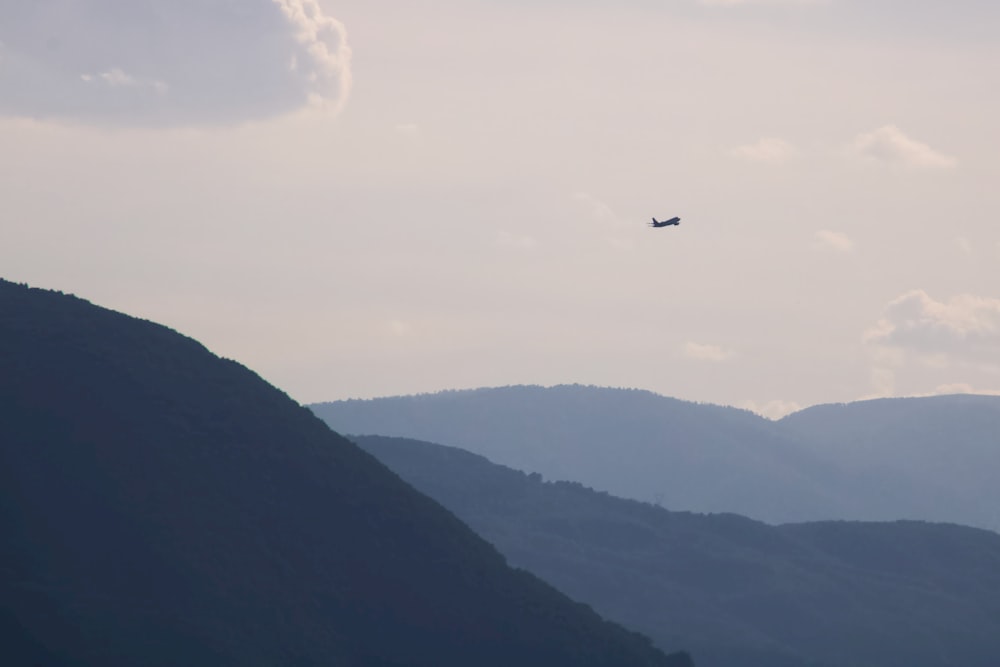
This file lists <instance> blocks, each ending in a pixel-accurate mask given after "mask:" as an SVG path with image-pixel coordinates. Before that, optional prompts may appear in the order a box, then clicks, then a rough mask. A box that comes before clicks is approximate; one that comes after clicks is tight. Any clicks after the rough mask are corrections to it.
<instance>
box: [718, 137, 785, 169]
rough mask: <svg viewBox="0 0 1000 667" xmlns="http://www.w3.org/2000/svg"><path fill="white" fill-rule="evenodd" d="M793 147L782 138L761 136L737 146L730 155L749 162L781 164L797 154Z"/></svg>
mask: <svg viewBox="0 0 1000 667" xmlns="http://www.w3.org/2000/svg"><path fill="white" fill-rule="evenodd" d="M797 153H798V151H796V150H795V147H794V146H792V145H791V144H790V143H788V142H787V141H785V140H784V139H778V138H777V137H763V138H762V139H760V140H759V141H757V142H756V143H753V144H746V145H745V146H738V147H736V148H734V149H733V150H732V155H733V156H735V157H738V158H740V159H742V160H747V161H750V162H762V163H765V164H783V163H785V162H788V161H789V160H791V159H792V158H794V157H795V156H796V155H797Z"/></svg>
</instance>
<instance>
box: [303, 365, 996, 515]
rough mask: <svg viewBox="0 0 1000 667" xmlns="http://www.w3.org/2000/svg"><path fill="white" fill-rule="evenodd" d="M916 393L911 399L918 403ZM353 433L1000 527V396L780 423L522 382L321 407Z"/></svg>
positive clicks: (721, 491)
mask: <svg viewBox="0 0 1000 667" xmlns="http://www.w3.org/2000/svg"><path fill="white" fill-rule="evenodd" d="M906 406H908V407H906ZM310 407H311V408H312V409H313V410H314V411H315V412H316V414H317V415H319V416H320V417H322V418H323V419H324V420H325V421H326V422H327V423H328V424H330V425H331V427H332V428H334V429H336V430H338V431H340V432H342V433H348V434H354V433H356V434H367V435H389V436H399V437H410V438H416V439H420V440H426V441H430V442H437V443H441V444H444V445H450V446H453V447H461V448H463V449H466V450H469V451H472V452H475V453H477V454H482V455H483V456H486V457H488V458H490V460H493V461H496V462H497V463H501V464H503V465H509V466H512V467H514V468H517V469H519V470H525V471H534V472H539V473H541V474H543V475H544V476H545V477H546V478H548V479H563V480H569V481H578V482H581V483H583V484H586V485H587V486H590V487H593V488H595V489H599V490H602V491H608V492H610V493H614V494H615V495H619V496H622V497H626V498H633V499H636V500H641V501H651V502H657V503H659V504H662V505H663V506H665V507H668V508H670V509H675V510H692V511H698V512H738V513H740V514H744V515H746V516H750V517H753V518H755V519H760V520H763V521H768V522H771V523H783V522H788V521H813V520H824V519H857V520H880V521H881V520H894V519H918V520H931V521H949V522H953V523H961V524H966V525H973V526H978V527H982V528H990V529H993V530H1000V512H998V511H997V510H996V509H995V508H997V507H1000V485H998V484H994V483H993V477H995V473H996V471H997V470H998V469H1000V439H998V436H997V433H1000V397H988V396H973V397H937V398H928V399H894V400H893V401H872V402H867V403H856V404H851V405H850V406H821V407H818V408H812V409H809V410H805V411H803V412H802V413H798V414H795V415H792V416H790V417H787V418H785V419H784V420H781V421H779V422H773V421H770V420H767V419H764V418H762V417H758V416H757V415H754V414H752V413H750V412H748V411H745V410H738V409H736V408H727V407H721V406H715V405H703V404H697V403H690V402H685V401H679V400H676V399H672V398H666V397H663V396H659V395H656V394H653V393H651V392H647V391H639V390H630V389H608V388H599V387H585V386H579V385H573V386H558V387H550V388H543V387H534V386H516V387H502V388H494V389H476V390H469V391H447V392H441V393H438V394H422V395H417V396H397V397H388V398H379V399H372V400H350V401H337V402H332V403H320V404H315V405H312V406H310Z"/></svg>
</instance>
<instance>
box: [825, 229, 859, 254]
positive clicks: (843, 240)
mask: <svg viewBox="0 0 1000 667" xmlns="http://www.w3.org/2000/svg"><path fill="white" fill-rule="evenodd" d="M816 241H817V242H818V244H819V245H820V247H823V248H828V249H831V250H836V251H837V252H845V253H847V252H851V251H853V250H854V241H852V240H851V238H850V237H849V236H847V235H846V234H842V233H841V232H834V231H831V230H829V229H821V230H820V231H818V232H816Z"/></svg>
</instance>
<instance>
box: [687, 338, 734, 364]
mask: <svg viewBox="0 0 1000 667" xmlns="http://www.w3.org/2000/svg"><path fill="white" fill-rule="evenodd" d="M683 352H684V356H685V357H687V358H689V359H696V360H698V361H711V362H714V363H720V362H723V361H726V360H728V359H731V358H732V357H733V355H734V354H735V352H733V351H732V350H729V349H726V348H723V347H719V346H718V345H704V344H702V343H694V342H688V343H685V344H684V349H683Z"/></svg>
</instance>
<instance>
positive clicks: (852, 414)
mask: <svg viewBox="0 0 1000 667" xmlns="http://www.w3.org/2000/svg"><path fill="white" fill-rule="evenodd" d="M778 426H779V427H780V428H781V429H782V431H783V432H784V433H785V434H787V435H788V436H789V437H792V438H794V439H795V440H796V441H797V442H800V443H801V444H802V446H803V447H806V448H808V449H809V450H810V452H813V453H816V454H818V455H823V456H827V457H829V458H831V459H833V460H835V461H836V462H837V464H838V465H839V466H841V468H842V469H843V470H845V471H846V472H847V473H848V475H849V476H850V477H851V478H853V479H855V480H857V481H856V483H855V488H857V489H858V490H861V491H862V492H863V493H865V494H866V495H868V496H869V497H871V496H875V497H874V498H873V500H872V503H873V504H874V505H876V506H878V507H879V515H880V518H885V517H888V516H891V515H895V516H920V517H924V518H928V519H935V520H942V521H943V520H949V521H955V522H959V523H964V524H968V525H972V526H979V527H984V528H990V529H992V530H998V531H1000V485H998V484H997V474H998V472H1000V396H976V395H953V396H930V397H918V398H885V399H877V400H870V401H859V402H856V403H848V404H833V405H819V406H815V407H812V408H807V409H805V410H802V411H800V412H796V413H794V414H792V415H789V416H787V417H785V418H784V419H782V420H781V421H780V422H778ZM876 493H881V496H877V495H876Z"/></svg>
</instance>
